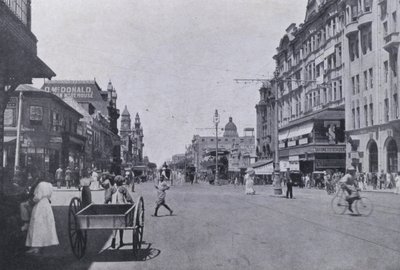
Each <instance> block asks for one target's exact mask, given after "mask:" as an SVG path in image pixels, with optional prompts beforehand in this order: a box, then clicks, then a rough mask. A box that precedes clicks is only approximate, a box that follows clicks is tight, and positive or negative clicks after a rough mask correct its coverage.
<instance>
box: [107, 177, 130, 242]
mask: <svg viewBox="0 0 400 270" xmlns="http://www.w3.org/2000/svg"><path fill="white" fill-rule="evenodd" d="M114 182H115V187H113V188H112V191H111V192H112V201H111V203H112V204H127V203H130V204H133V203H134V202H133V199H132V196H131V195H130V194H129V191H128V189H127V188H126V187H125V186H124V183H125V178H124V177H123V176H121V175H117V176H116V177H115V180H114ZM117 231H119V246H120V247H122V246H123V245H124V241H123V238H124V230H114V231H113V238H112V240H111V248H115V240H116V236H117Z"/></svg>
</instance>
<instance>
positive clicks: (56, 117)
mask: <svg viewBox="0 0 400 270" xmlns="http://www.w3.org/2000/svg"><path fill="white" fill-rule="evenodd" d="M51 114H52V117H51V119H52V122H51V130H52V131H56V132H57V131H61V126H62V121H61V117H60V114H59V113H58V112H52V113H51Z"/></svg>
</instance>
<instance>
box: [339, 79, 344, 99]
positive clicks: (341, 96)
mask: <svg viewBox="0 0 400 270" xmlns="http://www.w3.org/2000/svg"><path fill="white" fill-rule="evenodd" d="M342 98H343V85H342V80H339V99H342Z"/></svg>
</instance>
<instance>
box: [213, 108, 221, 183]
mask: <svg viewBox="0 0 400 270" xmlns="http://www.w3.org/2000/svg"><path fill="white" fill-rule="evenodd" d="M219 121H220V119H219V114H218V110H215V114H214V118H213V122H214V124H215V138H216V149H215V185H218V124H219Z"/></svg>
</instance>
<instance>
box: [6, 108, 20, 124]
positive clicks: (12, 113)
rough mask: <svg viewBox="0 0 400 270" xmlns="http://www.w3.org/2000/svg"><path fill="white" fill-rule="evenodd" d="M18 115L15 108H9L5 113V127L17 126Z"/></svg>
mask: <svg viewBox="0 0 400 270" xmlns="http://www.w3.org/2000/svg"><path fill="white" fill-rule="evenodd" d="M16 118H17V113H16V109H15V108H7V109H5V111H4V126H5V127H15V126H16V124H17V119H16Z"/></svg>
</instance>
